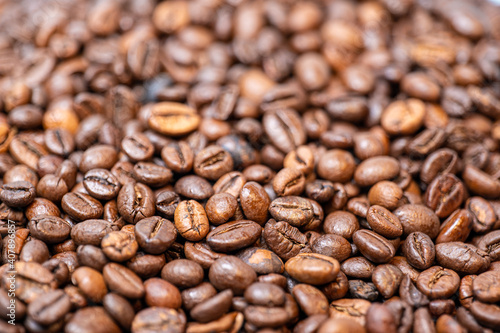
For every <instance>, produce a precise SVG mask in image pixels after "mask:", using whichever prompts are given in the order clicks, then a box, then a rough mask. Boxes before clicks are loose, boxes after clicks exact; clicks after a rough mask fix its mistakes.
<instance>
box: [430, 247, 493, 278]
mask: <svg viewBox="0 0 500 333" xmlns="http://www.w3.org/2000/svg"><path fill="white" fill-rule="evenodd" d="M436 261H437V262H438V263H439V264H440V265H441V266H443V267H446V268H450V269H453V270H454V271H456V272H459V273H465V274H477V273H480V272H483V271H485V270H486V269H487V268H488V267H489V266H490V258H489V257H488V254H487V253H486V252H484V251H481V250H480V249H478V248H477V247H475V246H474V245H471V244H466V243H462V242H449V243H441V244H437V245H436Z"/></svg>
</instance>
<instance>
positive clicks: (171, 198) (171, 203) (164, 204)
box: [156, 191, 181, 220]
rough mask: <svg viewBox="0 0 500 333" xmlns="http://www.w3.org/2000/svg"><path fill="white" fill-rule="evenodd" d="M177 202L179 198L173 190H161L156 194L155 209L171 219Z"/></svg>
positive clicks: (179, 200)
mask: <svg viewBox="0 0 500 333" xmlns="http://www.w3.org/2000/svg"><path fill="white" fill-rule="evenodd" d="M179 202H181V199H180V197H179V195H178V194H177V193H175V192H174V191H161V192H160V193H158V194H157V195H156V211H157V212H158V213H159V214H160V215H161V216H163V217H165V218H167V219H170V220H173V219H174V213H175V209H176V208H177V205H178V204H179Z"/></svg>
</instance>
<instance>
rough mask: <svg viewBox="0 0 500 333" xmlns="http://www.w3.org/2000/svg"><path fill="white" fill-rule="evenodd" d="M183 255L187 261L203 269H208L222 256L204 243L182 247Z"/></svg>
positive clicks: (187, 244) (188, 244) (188, 243)
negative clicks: (193, 262) (195, 263)
mask: <svg viewBox="0 0 500 333" xmlns="http://www.w3.org/2000/svg"><path fill="white" fill-rule="evenodd" d="M184 254H185V255H186V258H187V259H190V260H193V261H195V262H197V263H198V264H200V265H201V266H202V267H203V268H204V269H207V268H210V266H212V264H213V263H214V261H215V260H217V259H219V258H222V257H223V256H224V254H221V253H217V252H214V251H212V250H211V249H210V247H209V246H208V245H207V244H206V243H201V242H199V243H190V242H186V244H185V245H184Z"/></svg>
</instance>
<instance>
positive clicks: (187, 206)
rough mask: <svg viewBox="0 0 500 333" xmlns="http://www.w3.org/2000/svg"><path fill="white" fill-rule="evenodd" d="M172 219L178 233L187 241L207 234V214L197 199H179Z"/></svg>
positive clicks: (199, 238) (198, 238)
mask: <svg viewBox="0 0 500 333" xmlns="http://www.w3.org/2000/svg"><path fill="white" fill-rule="evenodd" d="M174 221H175V227H176V228H177V231H178V232H179V234H180V235H181V236H182V237H184V238H185V239H187V240H189V241H192V242H196V241H199V240H202V239H203V238H205V236H206V235H207V234H208V231H209V222H208V218H207V214H206V213H205V209H203V206H202V205H200V204H199V203H198V202H197V201H194V200H185V201H181V202H180V203H179V205H178V206H177V208H176V209H175V217H174Z"/></svg>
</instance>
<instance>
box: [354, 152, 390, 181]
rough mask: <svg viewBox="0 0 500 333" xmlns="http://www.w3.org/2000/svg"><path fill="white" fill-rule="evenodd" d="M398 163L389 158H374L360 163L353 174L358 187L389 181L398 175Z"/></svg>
mask: <svg viewBox="0 0 500 333" xmlns="http://www.w3.org/2000/svg"><path fill="white" fill-rule="evenodd" d="M399 170H400V167H399V162H398V161H397V160H396V159H395V158H393V157H389V156H376V157H371V158H369V159H366V160H364V161H363V162H361V163H360V164H359V165H358V167H357V168H356V171H355V172H354V180H355V181H356V183H357V184H358V185H360V186H370V185H373V184H375V183H377V182H379V181H382V180H391V179H393V178H395V177H396V176H397V175H398V174H399Z"/></svg>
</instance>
